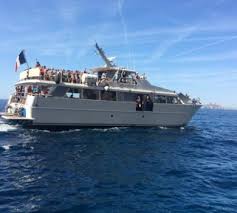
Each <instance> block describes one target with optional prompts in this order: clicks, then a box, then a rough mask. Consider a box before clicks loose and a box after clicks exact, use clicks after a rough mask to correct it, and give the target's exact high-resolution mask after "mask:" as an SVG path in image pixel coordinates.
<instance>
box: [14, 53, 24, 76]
mask: <svg viewBox="0 0 237 213" xmlns="http://www.w3.org/2000/svg"><path fill="white" fill-rule="evenodd" d="M25 63H26V58H25V54H24V50H22V51H21V52H20V54H19V55H18V56H17V58H16V66H15V72H16V71H17V70H18V68H19V67H20V66H21V64H25Z"/></svg>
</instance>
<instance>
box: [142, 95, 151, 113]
mask: <svg viewBox="0 0 237 213" xmlns="http://www.w3.org/2000/svg"><path fill="white" fill-rule="evenodd" d="M144 108H145V111H153V102H152V100H151V97H150V96H149V95H147V96H146V100H145V103H144Z"/></svg>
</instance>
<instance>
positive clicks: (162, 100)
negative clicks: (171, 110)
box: [154, 95, 167, 104]
mask: <svg viewBox="0 0 237 213" xmlns="http://www.w3.org/2000/svg"><path fill="white" fill-rule="evenodd" d="M154 101H155V103H162V104H165V103H167V97H166V96H164V95H155V98H154Z"/></svg>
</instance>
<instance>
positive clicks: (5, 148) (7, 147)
mask: <svg viewBox="0 0 237 213" xmlns="http://www.w3.org/2000/svg"><path fill="white" fill-rule="evenodd" d="M10 147H11V145H10V144H6V145H3V146H2V148H3V149H4V150H9V149H10Z"/></svg>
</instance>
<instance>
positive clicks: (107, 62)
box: [95, 42, 115, 67]
mask: <svg viewBox="0 0 237 213" xmlns="http://www.w3.org/2000/svg"><path fill="white" fill-rule="evenodd" d="M95 47H96V49H97V51H98V53H99V54H100V56H101V58H102V59H103V60H104V62H105V64H106V66H107V67H115V64H113V60H111V59H110V58H108V57H106V55H105V53H104V51H103V49H102V48H101V47H99V45H98V44H97V42H96V43H95Z"/></svg>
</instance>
